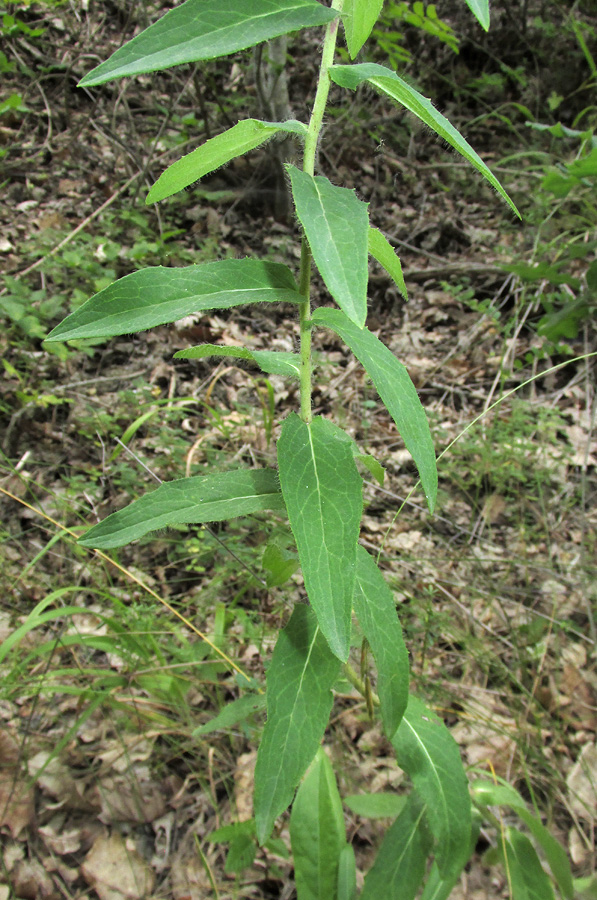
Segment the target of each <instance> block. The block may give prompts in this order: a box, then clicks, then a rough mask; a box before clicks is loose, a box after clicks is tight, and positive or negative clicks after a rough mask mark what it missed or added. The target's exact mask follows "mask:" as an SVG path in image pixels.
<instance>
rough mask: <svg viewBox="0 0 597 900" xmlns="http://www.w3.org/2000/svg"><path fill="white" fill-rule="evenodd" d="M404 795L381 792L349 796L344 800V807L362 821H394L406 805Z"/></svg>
mask: <svg viewBox="0 0 597 900" xmlns="http://www.w3.org/2000/svg"><path fill="white" fill-rule="evenodd" d="M406 799H407V798H406V794H391V793H389V792H388V791H383V792H380V793H377V794H350V795H349V796H348V797H345V798H344V801H343V802H344V805H345V806H347V807H348V808H349V810H350V811H351V812H353V813H355V814H356V815H357V816H362V817H363V818H364V819H395V818H396V816H398V815H400V813H401V812H402V809H403V807H404V804H405V803H406Z"/></svg>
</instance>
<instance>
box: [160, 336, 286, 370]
mask: <svg viewBox="0 0 597 900" xmlns="http://www.w3.org/2000/svg"><path fill="white" fill-rule="evenodd" d="M208 356H231V357H233V358H234V359H248V360H251V362H254V363H256V364H257V365H258V366H259V368H260V369H261V371H262V372H266V373H267V374H268V375H286V376H288V375H289V376H291V377H292V378H298V376H299V368H300V363H301V358H300V356H299V355H298V354H297V353H285V352H283V351H281V350H249V348H248V347H224V346H222V345H220V344H199V346H198V347H188V348H187V349H186V350H179V351H178V352H177V353H175V354H174V359H205V358H206V357H208Z"/></svg>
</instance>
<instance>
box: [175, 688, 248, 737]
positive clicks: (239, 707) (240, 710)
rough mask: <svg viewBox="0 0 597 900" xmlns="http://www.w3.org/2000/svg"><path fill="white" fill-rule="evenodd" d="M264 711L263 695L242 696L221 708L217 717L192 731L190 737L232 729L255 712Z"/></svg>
mask: <svg viewBox="0 0 597 900" xmlns="http://www.w3.org/2000/svg"><path fill="white" fill-rule="evenodd" d="M262 709H265V694H244V695H243V696H242V697H239V698H238V699H237V700H232V701H231V702H230V703H227V704H226V706H224V707H222V709H221V710H220V712H219V713H218V714H217V716H214V717H213V719H210V720H209V722H205V723H204V724H203V725H199V726H198V727H197V728H195V729H193V732H192V737H201V736H202V735H205V734H212V733H213V732H214V731H220V730H224V729H227V728H233V727H234V726H235V725H238V723H239V722H245V721H246V720H247V719H248V718H249V717H250V716H252V715H254V713H256V712H260V711H261V710H262Z"/></svg>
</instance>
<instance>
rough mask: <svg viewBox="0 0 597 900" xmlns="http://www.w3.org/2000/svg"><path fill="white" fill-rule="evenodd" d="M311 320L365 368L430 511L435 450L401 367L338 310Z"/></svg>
mask: <svg viewBox="0 0 597 900" xmlns="http://www.w3.org/2000/svg"><path fill="white" fill-rule="evenodd" d="M312 321H313V323H314V324H315V325H323V326H324V327H326V328H331V329H332V330H333V331H335V332H336V334H338V335H339V336H340V337H341V338H342V340H343V341H344V342H345V343H346V344H348V346H349V347H350V349H351V350H352V352H353V353H354V355H355V356H356V357H357V359H358V360H359V361H360V362H361V363H362V365H363V366H364V367H365V369H366V370H367V374H368V375H369V377H370V378H371V380H372V381H373V384H374V385H375V387H376V388H377V392H378V394H379V396H380V397H381V399H382V400H383V402H384V404H385V405H386V407H387V410H388V412H389V413H390V415H391V417H392V418H393V420H394V422H395V423H396V427H397V428H398V431H399V432H400V434H401V435H402V440H403V441H404V443H405V445H406V449H407V450H408V451H409V453H410V454H411V456H412V458H413V459H414V461H415V464H416V466H417V468H418V470H419V475H420V476H421V484H422V485H423V490H424V492H425V496H426V497H427V503H428V505H429V509H430V511H431V512H433V508H434V506H435V500H436V497H437V468H436V465H435V451H434V448H433V441H432V440H431V433H430V431H429V425H428V422H427V417H426V415H425V410H424V409H423V407H422V405H421V401H420V400H419V396H418V394H417V391H416V388H415V386H414V384H413V383H412V381H411V379H410V376H409V374H408V372H407V371H406V369H405V367H404V366H403V365H402V363H401V362H399V361H398V360H397V359H396V357H395V356H394V354H393V353H392V352H391V351H390V350H388V348H387V347H386V346H385V344H382V342H381V341H380V340H379V338H377V337H375V335H374V334H373V333H372V332H371V331H369V329H368V328H362V329H359V328H357V327H356V326H355V325H354V324H353V323H352V322H351V321H350V320H349V319H348V318H347V317H346V316H345V315H344V314H343V313H342V312H341V310H339V309H328V308H320V309H317V310H315V312H314V313H313V316H312Z"/></svg>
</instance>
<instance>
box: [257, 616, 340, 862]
mask: <svg viewBox="0 0 597 900" xmlns="http://www.w3.org/2000/svg"><path fill="white" fill-rule="evenodd" d="M339 670H340V661H339V660H338V659H337V658H336V657H335V656H334V655H333V653H332V652H331V651H330V649H329V647H328V645H327V643H326V641H325V639H324V637H323V635H322V634H321V631H320V629H319V626H318V624H317V619H316V617H315V614H314V612H313V610H312V609H310V608H309V607H308V606H305V605H302V604H301V605H299V606H295V608H294V611H293V613H292V616H291V618H290V621H289V622H288V625H287V626H286V628H284V629H283V630H282V631H281V632H280V636H279V638H278V642H277V644H276V646H275V649H274V653H273V657H272V662H271V665H270V667H269V669H268V671H267V722H266V724H265V728H264V729H263V737H262V739H261V744H260V746H259V752H258V754H257V764H256V766H255V799H254V807H255V822H256V826H257V837H258V839H259V843H260V844H263V843H264V842H265V841H266V840H267V839H268V837H269V835H270V834H271V830H272V828H273V825H274V822H275V820H276V818H277V817H278V816H279V815H280V814H281V813H282V812H284V810H285V809H287V807H288V806H289V804H290V802H291V801H292V798H293V795H294V791H295V790H296V787H297V785H298V783H299V781H300V780H301V778H302V776H303V775H304V773H305V771H306V769H307V766H308V765H309V764H310V762H311V761H312V760H313V757H314V756H315V753H316V752H317V748H318V746H319V743H320V741H321V738H322V737H323V733H324V731H325V727H326V725H327V722H328V719H329V715H330V711H331V708H332V701H333V697H332V685H333V683H334V681H335V680H336V678H337V676H338V672H339Z"/></svg>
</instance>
